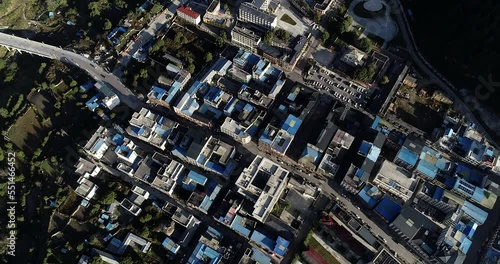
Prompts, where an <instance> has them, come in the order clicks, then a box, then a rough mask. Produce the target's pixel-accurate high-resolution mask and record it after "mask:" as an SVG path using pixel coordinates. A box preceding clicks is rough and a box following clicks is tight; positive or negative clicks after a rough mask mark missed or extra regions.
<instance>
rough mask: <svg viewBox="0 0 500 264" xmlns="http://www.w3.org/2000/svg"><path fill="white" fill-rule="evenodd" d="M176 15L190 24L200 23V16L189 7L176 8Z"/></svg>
mask: <svg viewBox="0 0 500 264" xmlns="http://www.w3.org/2000/svg"><path fill="white" fill-rule="evenodd" d="M177 15H178V16H179V17H180V18H182V19H184V20H186V21H187V22H189V23H191V24H194V25H199V24H200V23H201V15H200V14H198V13H196V12H195V11H194V10H193V9H191V7H189V6H181V7H179V8H177Z"/></svg>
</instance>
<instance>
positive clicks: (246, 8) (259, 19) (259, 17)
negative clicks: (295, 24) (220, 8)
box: [238, 2, 278, 29]
mask: <svg viewBox="0 0 500 264" xmlns="http://www.w3.org/2000/svg"><path fill="white" fill-rule="evenodd" d="M238 18H239V19H240V20H241V21H243V22H250V23H253V24H256V25H258V26H261V27H263V28H265V29H274V28H275V27H276V26H277V25H278V18H277V17H276V16H275V15H273V14H270V13H268V12H267V11H266V10H262V9H259V8H258V7H257V6H255V5H253V4H252V3H248V2H243V3H242V4H241V6H240V9H239V17H238Z"/></svg>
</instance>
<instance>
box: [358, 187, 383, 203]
mask: <svg viewBox="0 0 500 264" xmlns="http://www.w3.org/2000/svg"><path fill="white" fill-rule="evenodd" d="M376 190H377V187H375V186H371V185H370V184H367V185H366V186H365V187H363V189H362V190H361V191H360V192H359V193H358V196H359V197H360V198H361V200H363V201H364V202H365V203H366V204H367V205H368V207H369V208H373V207H375V204H377V201H378V200H377V199H375V198H373V197H372V196H370V195H368V192H375V191H376Z"/></svg>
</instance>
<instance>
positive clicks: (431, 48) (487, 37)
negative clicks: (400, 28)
mask: <svg viewBox="0 0 500 264" xmlns="http://www.w3.org/2000/svg"><path fill="white" fill-rule="evenodd" d="M404 4H405V6H406V7H407V8H410V9H411V10H412V12H413V19H411V20H412V21H413V22H412V23H413V25H412V27H413V29H414V33H415V35H416V39H417V41H418V45H419V47H420V49H421V51H423V53H424V55H425V57H427V59H428V60H429V61H430V62H431V63H433V65H435V67H436V68H437V69H439V70H440V71H441V72H442V73H443V75H444V76H446V77H447V78H448V79H449V80H450V81H452V82H453V83H454V84H455V85H456V86H457V87H459V88H466V89H469V90H470V92H471V93H472V94H474V93H475V90H476V87H477V86H478V85H481V81H480V77H482V78H484V79H485V80H488V79H489V76H490V75H491V80H492V81H493V82H500V74H499V72H500V52H499V51H500V46H499V45H498V43H500V27H499V21H500V16H498V14H499V12H500V2H498V1H495V0H484V1H481V2H476V1H470V0H441V1H431V0H418V1H417V0H413V1H410V2H406V1H405V2H404ZM493 86H495V85H493ZM496 86H498V87H493V89H495V88H496V90H497V91H493V92H492V93H491V94H490V95H489V96H485V97H486V99H484V100H479V102H480V103H481V104H483V103H484V104H485V106H489V107H490V108H491V109H492V110H494V111H495V112H496V113H497V114H498V113H500V105H499V104H498V103H497V102H498V100H500V91H498V90H500V85H496Z"/></svg>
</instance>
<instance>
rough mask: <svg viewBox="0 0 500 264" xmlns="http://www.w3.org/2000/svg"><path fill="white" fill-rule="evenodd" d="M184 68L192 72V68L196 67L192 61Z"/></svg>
mask: <svg viewBox="0 0 500 264" xmlns="http://www.w3.org/2000/svg"><path fill="white" fill-rule="evenodd" d="M186 68H187V71H188V72H189V73H193V72H194V70H195V69H196V67H195V66H194V64H192V63H189V64H188V65H187V67H186Z"/></svg>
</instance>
